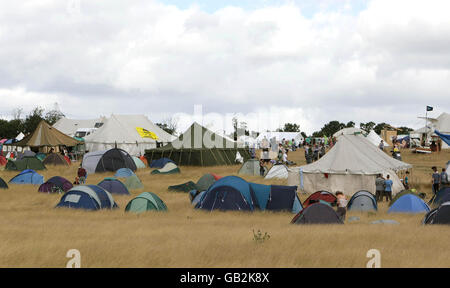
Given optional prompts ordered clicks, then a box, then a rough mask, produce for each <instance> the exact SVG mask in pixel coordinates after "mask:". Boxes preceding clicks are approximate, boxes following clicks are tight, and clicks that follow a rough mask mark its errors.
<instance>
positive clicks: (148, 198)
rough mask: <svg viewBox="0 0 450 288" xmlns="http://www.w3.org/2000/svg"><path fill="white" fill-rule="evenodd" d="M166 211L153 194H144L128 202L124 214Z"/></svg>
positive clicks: (164, 205) (161, 202) (162, 203)
mask: <svg viewBox="0 0 450 288" xmlns="http://www.w3.org/2000/svg"><path fill="white" fill-rule="evenodd" d="M151 210H155V211H167V206H166V204H164V201H162V200H161V198H159V197H158V195H156V194H155V193H151V192H144V193H141V194H139V195H138V196H137V197H136V198H134V199H132V200H131V201H130V202H128V204H127V207H125V212H134V213H142V212H146V211H151Z"/></svg>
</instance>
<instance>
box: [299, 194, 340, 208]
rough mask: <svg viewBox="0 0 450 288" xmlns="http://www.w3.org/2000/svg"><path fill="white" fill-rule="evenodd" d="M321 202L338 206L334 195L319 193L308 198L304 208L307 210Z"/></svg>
mask: <svg viewBox="0 0 450 288" xmlns="http://www.w3.org/2000/svg"><path fill="white" fill-rule="evenodd" d="M320 201H323V202H326V203H329V204H330V206H336V203H337V198H336V196H335V195H334V194H332V193H330V192H328V191H317V192H314V193H313V194H311V195H310V196H309V197H308V198H306V200H305V201H304V202H303V207H304V208H306V207H308V206H310V205H312V204H314V203H318V202H320Z"/></svg>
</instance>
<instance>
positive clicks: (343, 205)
mask: <svg viewBox="0 0 450 288" xmlns="http://www.w3.org/2000/svg"><path fill="white" fill-rule="evenodd" d="M336 198H337V210H336V213H337V214H338V215H339V218H340V219H341V221H342V222H344V221H345V215H346V214H347V203H348V200H347V197H345V195H344V193H342V192H341V191H337V192H336Z"/></svg>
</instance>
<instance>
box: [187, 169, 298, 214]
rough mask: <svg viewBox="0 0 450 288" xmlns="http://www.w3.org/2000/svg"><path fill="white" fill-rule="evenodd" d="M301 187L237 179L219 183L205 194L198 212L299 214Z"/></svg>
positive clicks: (199, 204)
mask: <svg viewBox="0 0 450 288" xmlns="http://www.w3.org/2000/svg"><path fill="white" fill-rule="evenodd" d="M296 189H297V187H289V186H275V185H263V184H256V183H249V182H247V181H245V180H244V179H242V178H240V177H237V176H227V177H224V178H221V179H219V180H217V181H216V182H215V183H214V184H213V185H212V186H211V187H209V189H208V190H207V191H206V192H205V193H203V194H202V197H201V198H200V199H198V203H197V205H196V206H195V208H197V209H204V210H208V211H212V210H238V211H254V210H256V209H259V210H269V211H292V212H294V213H298V212H299V211H300V210H301V209H302V206H301V203H300V201H299V199H298V196H297V193H296Z"/></svg>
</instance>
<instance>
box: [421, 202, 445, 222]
mask: <svg viewBox="0 0 450 288" xmlns="http://www.w3.org/2000/svg"><path fill="white" fill-rule="evenodd" d="M423 224H447V225H450V201H448V202H444V203H442V204H441V205H440V206H439V207H438V208H436V209H433V210H431V211H430V212H428V213H427V215H425V218H424V219H423Z"/></svg>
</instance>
